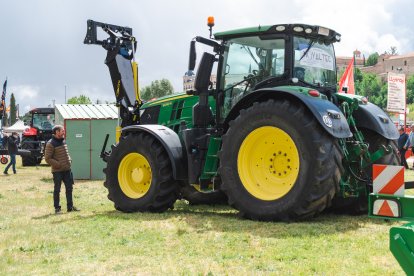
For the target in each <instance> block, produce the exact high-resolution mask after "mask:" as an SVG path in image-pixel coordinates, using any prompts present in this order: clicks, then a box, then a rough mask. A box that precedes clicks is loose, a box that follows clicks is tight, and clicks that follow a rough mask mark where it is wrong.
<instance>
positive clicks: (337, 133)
mask: <svg viewBox="0 0 414 276" xmlns="http://www.w3.org/2000/svg"><path fill="white" fill-rule="evenodd" d="M268 99H274V100H280V99H290V100H292V101H296V102H300V103H302V104H303V105H304V106H306V108H307V109H308V110H309V111H310V112H311V113H312V115H313V116H314V117H315V119H316V120H317V121H318V123H319V124H320V125H321V127H322V128H323V129H324V130H325V131H326V132H328V133H329V134H330V135H332V136H333V137H335V138H348V137H352V132H351V130H350V129H349V125H348V122H347V121H346V118H345V116H344V115H343V113H342V112H341V110H340V109H339V108H338V107H337V106H336V105H334V104H333V103H332V102H330V101H328V100H325V99H321V98H316V97H310V96H305V95H303V94H301V93H297V92H292V91H289V90H284V89H277V90H275V89H270V88H269V89H261V90H258V91H256V92H252V93H250V94H249V95H247V96H246V97H244V98H243V99H241V100H240V101H239V102H238V103H237V104H236V105H235V106H234V107H233V108H232V110H231V111H230V113H229V116H227V119H226V121H225V124H228V122H229V121H230V120H233V119H234V118H235V117H237V115H238V113H239V111H240V109H244V108H247V107H249V106H250V105H252V104H253V102H256V101H266V100H268Z"/></svg>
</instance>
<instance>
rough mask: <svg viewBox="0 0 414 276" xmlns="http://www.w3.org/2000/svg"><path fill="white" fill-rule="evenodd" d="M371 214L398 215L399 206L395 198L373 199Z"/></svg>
mask: <svg viewBox="0 0 414 276" xmlns="http://www.w3.org/2000/svg"><path fill="white" fill-rule="evenodd" d="M372 214H373V215H375V216H383V217H394V218H398V217H400V206H399V204H398V203H397V202H396V201H395V200H391V199H377V200H375V201H374V206H373V208H372Z"/></svg>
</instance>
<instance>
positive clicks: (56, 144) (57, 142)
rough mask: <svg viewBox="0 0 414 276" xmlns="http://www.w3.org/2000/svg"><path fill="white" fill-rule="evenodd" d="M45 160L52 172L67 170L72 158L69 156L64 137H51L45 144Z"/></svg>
mask: <svg viewBox="0 0 414 276" xmlns="http://www.w3.org/2000/svg"><path fill="white" fill-rule="evenodd" d="M45 161H46V163H48V164H49V165H50V166H51V167H52V172H63V171H69V170H70V165H71V162H72V159H71V158H70V156H69V151H68V146H67V145H66V141H65V139H57V138H56V137H53V138H52V139H50V140H49V141H48V142H47V144H46V150H45Z"/></svg>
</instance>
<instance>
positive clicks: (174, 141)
mask: <svg viewBox="0 0 414 276" xmlns="http://www.w3.org/2000/svg"><path fill="white" fill-rule="evenodd" d="M130 132H134V133H139V132H145V133H148V134H150V135H151V136H153V137H154V138H155V139H157V141H159V142H160V143H161V145H162V146H163V147H164V149H165V151H166V152H167V153H168V157H169V159H170V161H171V166H172V169H173V176H174V179H176V180H184V179H186V178H187V163H186V159H185V155H184V152H183V147H182V145H181V142H180V138H179V137H178V135H177V133H175V132H174V131H173V130H172V129H170V128H168V127H166V126H162V125H132V126H127V127H124V128H123V129H122V133H123V135H124V133H125V134H126V133H130Z"/></svg>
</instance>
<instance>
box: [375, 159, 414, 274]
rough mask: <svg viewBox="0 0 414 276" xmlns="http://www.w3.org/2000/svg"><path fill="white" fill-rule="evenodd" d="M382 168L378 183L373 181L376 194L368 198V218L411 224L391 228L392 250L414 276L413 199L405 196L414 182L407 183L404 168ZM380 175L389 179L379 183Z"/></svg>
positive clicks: (407, 272) (399, 261)
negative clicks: (406, 190)
mask: <svg viewBox="0 0 414 276" xmlns="http://www.w3.org/2000/svg"><path fill="white" fill-rule="evenodd" d="M380 167H382V168H381V169H380V170H379V171H381V172H380V173H379V175H378V176H377V177H376V179H378V180H379V181H375V180H374V192H373V193H371V194H370V195H369V208H368V215H369V217H371V218H377V219H378V218H379V219H385V220H400V221H409V223H407V224H404V225H401V226H394V227H391V228H390V232H389V233H390V234H389V237H390V243H389V246H390V250H391V253H392V254H393V255H394V257H395V259H396V260H397V261H398V263H399V264H400V266H401V268H402V269H403V270H404V272H405V273H406V274H407V275H414V197H413V196H412V195H409V194H408V195H407V194H406V193H405V189H410V188H411V189H412V188H413V184H414V182H413V181H410V182H404V167H402V166H387V167H385V166H380ZM384 167H385V168H384ZM374 171H375V169H374ZM396 172H397V173H396ZM381 173H383V174H382V175H384V176H386V177H385V178H382V179H380V178H381ZM398 174H399V176H400V177H398ZM401 176H402V177H401ZM374 177H375V176H374ZM374 177H373V178H374ZM384 180H386V181H384ZM376 187H379V188H380V189H379V188H378V189H376Z"/></svg>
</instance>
